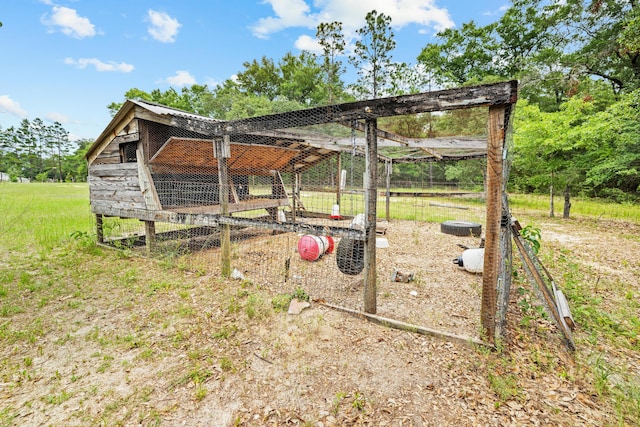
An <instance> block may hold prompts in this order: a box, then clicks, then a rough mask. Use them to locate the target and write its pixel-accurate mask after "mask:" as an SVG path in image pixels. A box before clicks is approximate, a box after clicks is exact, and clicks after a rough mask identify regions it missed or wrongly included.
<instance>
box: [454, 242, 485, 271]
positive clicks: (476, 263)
mask: <svg viewBox="0 0 640 427" xmlns="http://www.w3.org/2000/svg"><path fill="white" fill-rule="evenodd" d="M453 263H454V264H458V265H459V266H460V267H464V269H465V270H467V271H469V272H471V273H482V268H483V266H484V248H474V249H467V250H465V251H464V252H462V255H460V256H459V257H457V258H455V259H454V260H453Z"/></svg>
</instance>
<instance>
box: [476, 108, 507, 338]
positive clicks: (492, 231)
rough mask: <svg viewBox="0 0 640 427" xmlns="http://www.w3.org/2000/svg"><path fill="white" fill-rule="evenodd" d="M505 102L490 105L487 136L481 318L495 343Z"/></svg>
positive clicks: (487, 334)
mask: <svg viewBox="0 0 640 427" xmlns="http://www.w3.org/2000/svg"><path fill="white" fill-rule="evenodd" d="M505 110H506V107H505V105H495V106H491V107H489V124H488V135H487V223H486V226H485V249H484V266H483V271H482V306H481V307H480V321H481V323H482V329H483V333H484V336H485V338H486V339H487V340H488V341H489V342H490V343H493V342H495V333H496V312H497V291H496V284H497V282H498V273H499V266H498V261H499V259H500V219H501V216H502V157H503V152H504V136H505V127H504V125H505Z"/></svg>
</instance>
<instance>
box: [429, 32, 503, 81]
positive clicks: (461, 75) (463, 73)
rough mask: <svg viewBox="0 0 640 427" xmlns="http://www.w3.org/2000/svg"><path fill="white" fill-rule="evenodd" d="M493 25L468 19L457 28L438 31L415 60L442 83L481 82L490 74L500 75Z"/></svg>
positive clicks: (435, 79)
mask: <svg viewBox="0 0 640 427" xmlns="http://www.w3.org/2000/svg"><path fill="white" fill-rule="evenodd" d="M495 27H496V24H492V25H488V26H486V27H478V26H476V24H475V23H474V22H473V21H471V22H468V23H465V24H462V27H461V28H460V29H455V28H448V29H446V30H443V31H441V32H439V33H438V34H437V35H436V37H437V39H438V40H439V42H438V43H431V44H428V45H426V46H425V47H424V49H422V52H421V53H420V55H418V62H419V63H420V64H422V65H423V66H424V67H425V69H426V71H427V72H428V73H429V74H430V75H432V76H433V79H434V82H435V83H436V84H438V85H443V86H461V85H463V84H465V83H468V82H471V81H475V82H477V81H482V80H483V79H484V78H485V77H486V76H489V75H500V74H501V71H500V70H499V68H498V64H496V62H495V59H496V57H497V52H498V42H497V40H496V35H495Z"/></svg>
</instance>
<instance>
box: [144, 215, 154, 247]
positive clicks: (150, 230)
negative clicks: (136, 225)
mask: <svg viewBox="0 0 640 427" xmlns="http://www.w3.org/2000/svg"><path fill="white" fill-rule="evenodd" d="M144 242H145V245H146V246H147V251H149V252H151V251H152V250H153V248H154V247H155V244H156V223H155V222H153V221H145V222H144Z"/></svg>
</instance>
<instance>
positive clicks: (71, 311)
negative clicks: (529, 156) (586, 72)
mask: <svg viewBox="0 0 640 427" xmlns="http://www.w3.org/2000/svg"><path fill="white" fill-rule="evenodd" d="M536 221H538V223H537V224H536V225H537V226H538V227H540V228H541V229H542V233H543V246H544V245H547V247H548V248H549V249H553V254H554V255H553V256H550V257H547V258H545V257H543V260H546V261H545V262H548V263H549V265H547V267H548V268H549V269H550V271H551V273H552V274H554V275H556V274H557V275H558V277H557V280H558V282H559V284H560V286H562V278H561V272H560V271H559V270H558V269H559V268H560V261H558V265H555V263H556V261H557V260H558V257H563V256H564V257H570V258H571V259H572V260H573V261H572V262H575V268H576V269H578V270H579V271H580V272H581V273H582V274H583V276H584V280H585V281H588V282H589V283H590V284H591V286H592V287H593V292H594V293H599V294H601V296H602V299H603V305H602V306H601V307H600V309H602V310H607V309H608V308H609V307H608V305H609V304H611V305H612V306H613V305H614V304H616V301H619V299H620V298H625V297H626V298H628V296H629V295H631V296H632V297H634V298H637V297H638V295H640V285H639V284H638V282H639V280H638V279H639V277H640V263H638V259H640V239H638V237H637V236H638V235H640V229H639V228H638V227H637V226H634V225H629V224H619V223H603V222H594V221H579V220H569V221H561V220H549V219H544V218H537V219H536ZM413 227H415V225H414V226H413ZM419 227H423V228H424V229H419V230H418V233H417V234H416V232H415V228H407V225H406V224H398V225H397V226H396V225H395V224H394V223H392V224H389V229H388V232H387V236H386V237H387V238H388V240H389V242H390V245H391V246H390V248H388V249H384V250H382V249H381V250H380V251H379V252H378V253H379V254H380V255H379V257H380V262H381V269H382V270H381V272H380V278H381V280H380V289H379V295H378V301H379V307H380V309H379V314H381V315H386V316H389V317H394V318H398V319H400V320H407V321H412V322H413V323H417V324H420V325H425V326H430V327H433V328H436V329H441V330H443V331H446V332H450V333H456V334H462V335H468V336H472V337H476V336H478V324H479V321H478V318H479V306H480V302H479V292H480V290H479V286H480V283H481V279H480V278H479V277H478V276H474V275H472V274H469V273H466V272H461V271H459V269H458V267H456V266H454V265H453V263H452V262H451V259H452V258H453V256H456V255H457V254H458V253H459V251H460V248H459V247H457V244H458V243H464V244H467V245H468V246H473V244H474V243H477V239H471V238H469V239H470V240H469V241H462V242H461V241H460V239H458V238H452V236H444V235H441V234H440V233H438V230H437V225H433V224H421V225H420V226H419ZM425 233H429V234H428V235H429V236H433V239H440V240H438V242H437V243H438V244H434V240H433V239H422V238H421V237H422V236H424V235H425ZM465 239H466V238H465ZM385 251H386V252H385ZM438 251H440V252H438ZM416 254H419V255H420V254H422V255H424V254H428V256H427V257H426V261H425V257H424V256H421V257H420V258H416ZM452 255H453V256H452ZM62 256H73V254H72V253H67V254H66V255H65V254H62ZM85 256H86V255H85ZM86 257H87V259H86V261H85V262H82V263H80V264H70V266H69V265H67V266H66V267H63V266H61V267H59V268H60V269H62V270H64V268H73V269H75V270H74V275H73V276H72V277H75V278H78V277H84V280H83V281H82V283H80V282H77V283H65V287H64V289H67V290H68V291H65V292H63V293H60V294H58V295H55V294H53V295H55V296H54V297H52V298H51V299H50V300H48V301H45V302H44V303H43V304H41V305H40V306H39V308H38V311H37V312H36V313H33V312H32V313H30V312H24V313H18V314H15V315H12V316H11V317H8V318H0V325H1V328H0V329H2V331H4V332H5V335H4V336H9V333H11V334H12V335H11V336H13V337H18V338H14V339H12V340H8V339H3V346H2V349H1V352H2V360H3V362H2V383H1V384H0V396H1V398H2V400H1V406H0V414H1V415H2V417H0V420H2V421H3V422H4V424H6V425H20V426H31V425H32V426H36V425H60V426H62V425H65V426H72V425H82V426H85V425H109V426H110V425H126V426H129V425H166V426H182V425H185V426H225V427H226V426H231V425H245V426H263V425H267V426H270V425H273V426H280V425H309V426H342V425H371V426H384V425H388V426H505V425H513V426H516V425H517V426H523V425H532V426H538V425H549V426H551V425H553V426H561V425H563V426H575V425H585V426H602V425H612V424H617V422H618V421H619V420H618V419H616V417H615V415H614V408H613V404H612V402H611V401H609V400H607V399H606V398H605V397H602V396H600V395H599V394H598V392H597V389H596V387H595V384H594V381H595V380H594V378H592V376H591V375H590V374H589V372H590V371H589V369H588V366H589V364H590V363H593V358H592V356H593V355H594V354H604V355H605V357H606V358H607V360H608V362H609V363H610V364H611V365H616V366H625V367H626V368H627V372H632V373H633V372H635V374H636V375H637V378H639V379H640V352H638V351H637V350H638V344H637V342H636V343H635V350H629V349H627V348H623V347H614V346H610V345H609V344H607V343H606V342H605V341H600V342H595V343H594V342H593V341H592V340H590V339H589V338H590V337H589V336H588V334H587V332H585V330H584V329H582V328H581V325H578V328H577V329H576V331H575V338H576V342H577V344H578V349H577V351H576V352H575V353H569V352H568V351H567V350H566V348H565V347H564V345H563V344H562V342H561V340H560V338H559V335H558V334H557V332H556V330H555V328H554V327H553V325H551V324H550V323H549V322H547V321H546V320H544V319H543V317H542V316H533V319H532V320H531V321H530V322H526V323H525V322H523V320H524V318H525V317H526V315H527V313H524V312H523V310H522V308H521V304H520V302H521V301H522V300H521V298H522V295H521V294H519V293H518V292H516V291H515V290H514V292H513V295H512V304H511V305H510V307H509V311H508V315H507V319H508V325H507V335H506V338H505V342H504V343H503V346H502V348H501V349H500V351H497V352H489V351H487V350H485V349H482V348H479V347H475V346H472V345H470V344H463V343H458V342H451V341H448V340H446V339H442V338H436V337H430V336H424V335H419V334H416V333H413V332H406V331H400V330H396V329H392V328H387V327H383V326H380V325H376V324H373V323H370V322H367V321H366V320H363V319H361V318H357V317H353V316H350V315H348V314H345V313H342V312H339V311H336V310H332V309H329V308H327V307H325V306H323V305H322V304H318V303H313V302H312V304H311V307H309V308H307V309H305V310H303V311H302V312H301V313H300V314H299V315H289V314H287V313H286V312H281V311H277V310H274V308H273V304H272V302H273V300H274V297H275V296H276V295H277V293H276V292H274V290H273V289H269V287H267V286H262V285H260V286H259V285H258V284H256V283H251V282H248V281H238V280H222V279H220V278H218V277H215V276H213V275H211V274H208V273H206V272H201V271H200V272H199V271H192V270H191V269H189V268H185V267H184V266H182V268H181V266H180V265H176V264H169V265H167V264H165V263H162V262H160V263H159V262H157V261H153V260H149V259H146V258H140V257H134V256H124V257H123V256H122V255H118V253H116V252H113V251H105V253H104V254H103V255H102V256H86ZM444 263H446V267H444V265H445V264H444ZM393 269H400V270H404V271H412V272H415V273H416V274H417V277H418V278H419V280H417V281H414V282H410V283H393V282H391V281H390V280H389V279H388V278H389V277H390V275H391V273H392V271H393ZM243 270H244V272H245V273H247V272H250V266H246V267H243ZM59 277H60V280H61V281H64V280H68V277H71V276H67V275H65V273H64V272H61V273H60V276H59ZM66 278H67V279H66ZM76 280H77V279H76ZM521 285H522V287H523V288H526V287H527V285H526V283H525V282H523V283H522V284H521ZM51 286H55V284H54V283H52V284H51ZM356 286H357V284H356ZM411 291H415V293H413V294H412V293H411ZM621 293H622V295H621ZM25 298H30V297H29V295H28V294H25ZM612 310H613V309H612ZM529 314H530V313H529ZM636 316H637V313H636ZM19 333H22V334H23V335H19ZM631 348H634V347H633V346H632V347H631ZM639 381H640V380H639ZM623 424H624V421H623Z"/></svg>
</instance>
